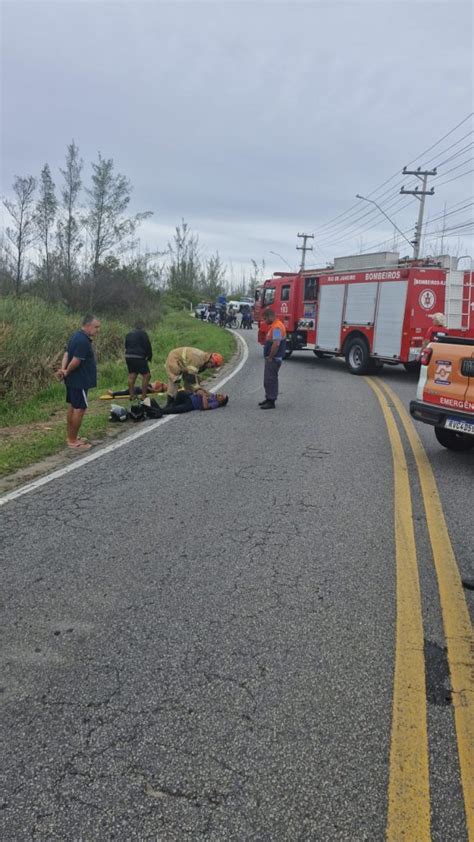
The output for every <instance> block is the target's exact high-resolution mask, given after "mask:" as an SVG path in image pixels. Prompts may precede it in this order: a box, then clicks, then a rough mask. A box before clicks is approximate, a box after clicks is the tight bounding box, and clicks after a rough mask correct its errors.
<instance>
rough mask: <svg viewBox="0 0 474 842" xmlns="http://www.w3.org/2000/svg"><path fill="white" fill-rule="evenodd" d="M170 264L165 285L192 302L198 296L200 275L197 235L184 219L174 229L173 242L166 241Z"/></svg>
mask: <svg viewBox="0 0 474 842" xmlns="http://www.w3.org/2000/svg"><path fill="white" fill-rule="evenodd" d="M168 251H169V255H170V261H171V262H170V265H169V266H168V272H167V285H168V289H169V290H170V292H172V293H174V294H175V295H178V296H180V297H181V298H182V299H184V300H185V301H188V302H192V301H193V300H194V299H195V298H196V296H199V286H200V279H201V277H202V269H201V255H200V250H199V237H198V235H197V234H192V233H191V230H190V228H189V226H188V224H187V222H185V221H184V219H183V220H182V221H181V225H177V226H176V229H175V235H174V242H173V243H168Z"/></svg>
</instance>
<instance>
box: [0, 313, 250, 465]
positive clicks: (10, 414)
mask: <svg viewBox="0 0 474 842" xmlns="http://www.w3.org/2000/svg"><path fill="white" fill-rule="evenodd" d="M80 324H81V316H80V315H78V314H77V315H76V314H72V315H71V314H69V313H67V312H66V310H65V309H64V308H62V307H57V306H52V305H48V304H46V303H45V302H44V301H41V300H40V299H24V300H22V299H15V298H8V297H5V298H2V299H0V383H1V387H0V398H1V400H0V427H11V426H15V425H19V424H30V423H31V422H37V421H40V422H41V421H47V420H48V419H49V418H50V417H51V416H52V415H53V414H54V413H56V412H57V410H63V409H64V407H65V403H64V395H65V393H64V385H63V384H61V383H58V382H57V381H56V380H55V377H54V373H55V371H56V369H57V367H58V365H59V363H60V360H61V357H62V354H63V352H64V347H65V344H66V342H67V340H68V338H69V336H70V335H71V334H72V333H73V332H74V331H75V330H77V329H78V327H79V326H80ZM130 329H131V325H130V324H124V323H121V322H119V321H110V320H109V319H102V326H101V330H100V333H99V334H98V335H97V337H95V339H94V345H95V346H96V349H97V357H98V386H97V389H96V390H92V391H91V393H90V396H89V397H90V398H91V399H92V400H93V399H94V398H95V397H97V395H98V394H100V392H101V391H103V390H104V389H106V388H111V389H118V388H125V387H126V385H127V368H126V365H125V358H124V338H125V334H126V333H127V331H128V330H130ZM149 335H150V339H151V343H152V347H153V362H152V364H151V372H152V380H157V379H160V380H165V379H166V373H165V366H164V364H165V360H166V357H167V354H168V352H169V351H170V350H171V349H172V348H176V347H179V346H181V345H189V346H196V347H198V348H202V350H204V351H219V352H220V353H221V354H222V355H223V356H224V358H225V359H229V357H230V356H231V355H232V353H233V351H234V347H235V343H234V338H233V337H232V336H231V335H230V334H229V333H228V332H227V331H225V330H222V329H221V328H219V327H216V326H214V325H208V324H203V323H201V321H200V320H198V319H194V318H190V316H189V314H188V313H183V312H181V313H176V312H170V313H168V314H167V315H166V316H164V317H163V319H162V320H161V321H160V322H159V323H158V324H155V326H154V327H153V328H152V329H150V330H149ZM91 408H92V407H91ZM102 408H103V411H105V410H106V407H104V406H103V405H101V407H100V409H101V410H102ZM1 447H3V445H2V446H1ZM0 449H1V448H0Z"/></svg>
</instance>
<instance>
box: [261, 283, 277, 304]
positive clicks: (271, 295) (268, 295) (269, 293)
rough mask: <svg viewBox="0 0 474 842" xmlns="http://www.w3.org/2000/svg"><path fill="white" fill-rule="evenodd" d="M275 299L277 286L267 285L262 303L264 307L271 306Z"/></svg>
mask: <svg viewBox="0 0 474 842" xmlns="http://www.w3.org/2000/svg"><path fill="white" fill-rule="evenodd" d="M274 301H275V287H265V289H264V290H263V300H262V304H263V306H264V307H269V306H270V304H273V302H274Z"/></svg>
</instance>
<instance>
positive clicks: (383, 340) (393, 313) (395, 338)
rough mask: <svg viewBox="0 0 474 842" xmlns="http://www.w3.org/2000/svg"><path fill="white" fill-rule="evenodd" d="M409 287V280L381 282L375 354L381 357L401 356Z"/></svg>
mask: <svg viewBox="0 0 474 842" xmlns="http://www.w3.org/2000/svg"><path fill="white" fill-rule="evenodd" d="M407 288H408V282H407V281H390V283H382V284H380V292H379V301H378V307H377V318H376V321H375V334H374V354H377V356H379V357H399V356H400V351H401V344H402V330H403V321H404V318H405V303H406V298H407Z"/></svg>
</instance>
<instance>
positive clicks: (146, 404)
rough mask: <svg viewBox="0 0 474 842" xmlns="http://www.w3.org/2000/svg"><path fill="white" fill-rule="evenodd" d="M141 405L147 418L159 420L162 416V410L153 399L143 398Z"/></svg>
mask: <svg viewBox="0 0 474 842" xmlns="http://www.w3.org/2000/svg"><path fill="white" fill-rule="evenodd" d="M141 405H142V407H143V408H144V410H145V415H146V417H147V418H161V417H162V416H163V410H162V408H161V406H160V404H159V403H158V401H156V400H155V398H145V400H144V401H142V404H141Z"/></svg>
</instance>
